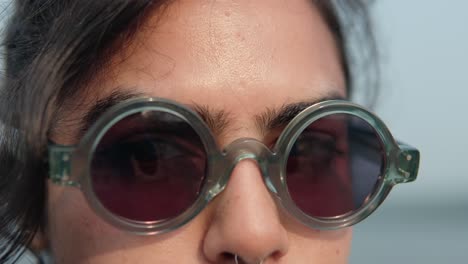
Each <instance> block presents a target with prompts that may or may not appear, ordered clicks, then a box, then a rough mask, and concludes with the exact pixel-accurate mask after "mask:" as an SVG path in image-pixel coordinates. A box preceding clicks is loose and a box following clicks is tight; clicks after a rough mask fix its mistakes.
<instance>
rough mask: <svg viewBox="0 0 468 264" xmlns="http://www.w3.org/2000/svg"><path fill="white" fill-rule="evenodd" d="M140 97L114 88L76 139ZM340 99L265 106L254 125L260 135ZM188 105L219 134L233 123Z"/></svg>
mask: <svg viewBox="0 0 468 264" xmlns="http://www.w3.org/2000/svg"><path fill="white" fill-rule="evenodd" d="M133 90H134V89H133ZM141 97H148V96H147V95H146V94H143V93H136V92H133V91H130V89H125V88H122V87H120V90H117V91H114V92H113V93H111V94H110V95H109V96H106V97H104V98H102V99H99V100H98V101H96V103H94V104H93V105H92V106H91V108H90V110H89V111H87V113H86V114H85V115H84V118H83V119H82V121H81V124H80V126H79V127H80V128H79V130H78V131H79V132H78V138H81V137H82V136H83V135H84V134H85V133H86V131H88V130H89V128H90V127H91V126H92V125H93V124H94V123H95V122H96V121H97V120H98V119H99V117H100V116H101V115H102V114H104V113H105V112H106V111H108V110H109V109H110V108H112V107H113V106H115V105H118V104H119V103H122V102H124V101H127V100H129V99H133V98H141ZM343 99H345V98H344V97H343V96H340V95H338V94H330V95H327V96H324V97H320V98H315V99H312V100H306V101H301V102H295V103H289V104H285V105H282V106H281V107H279V108H267V109H266V110H265V111H264V112H263V113H260V114H258V115H255V116H254V119H255V125H256V126H257V129H258V130H259V131H260V132H261V133H262V134H266V133H268V132H269V131H271V130H274V129H277V128H281V127H284V126H286V125H287V124H289V122H290V121H291V120H292V119H293V118H294V117H296V116H297V115H298V114H299V113H300V112H302V111H303V110H305V109H306V108H308V107H310V106H312V105H314V104H316V103H319V102H322V101H326V100H343ZM188 107H189V108H191V109H193V110H194V111H195V112H196V113H197V114H198V115H199V116H200V117H201V118H202V120H203V121H204V122H205V123H206V125H207V126H208V128H209V129H210V130H211V131H212V132H213V133H214V134H215V135H218V136H219V135H221V134H223V133H224V132H225V131H226V130H227V128H228V127H229V124H230V123H232V117H231V116H230V114H229V113H227V112H226V111H224V110H217V109H213V108H210V107H209V106H207V105H199V104H196V103H192V104H190V105H188Z"/></svg>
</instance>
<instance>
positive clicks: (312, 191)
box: [286, 114, 385, 217]
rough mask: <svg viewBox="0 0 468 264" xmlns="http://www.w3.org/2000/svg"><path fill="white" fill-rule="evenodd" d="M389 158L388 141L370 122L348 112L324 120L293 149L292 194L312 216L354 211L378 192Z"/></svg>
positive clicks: (289, 169)
mask: <svg viewBox="0 0 468 264" xmlns="http://www.w3.org/2000/svg"><path fill="white" fill-rule="evenodd" d="M384 157H385V156H384V149H383V144H382V141H381V140H380V137H379V136H378V134H377V133H376V131H375V130H374V128H373V127H372V126H370V125H369V124H368V123H367V122H366V121H364V120H362V119H360V118H358V117H355V116H352V115H347V114H333V115H329V116H326V117H323V118H321V119H319V120H317V121H315V122H313V123H312V124H311V125H309V126H308V127H307V128H306V129H305V130H304V131H303V132H302V133H301V135H300V136H299V137H298V138H297V140H296V142H295V143H294V145H293V147H292V149H291V152H290V154H289V158H288V162H287V169H286V172H287V176H286V177H287V186H288V191H289V193H290V196H291V198H292V200H293V201H294V202H295V203H296V205H297V206H298V207H299V208H300V209H301V210H302V211H303V212H304V213H306V214H308V215H310V216H313V217H335V216H341V215H345V214H348V213H352V212H353V211H356V210H358V209H359V208H361V207H362V206H363V205H364V204H365V203H366V202H367V201H368V200H369V199H370V198H371V197H372V196H373V194H374V193H375V191H376V189H377V187H378V186H379V184H380V180H381V175H382V170H383V168H384V163H385V159H384Z"/></svg>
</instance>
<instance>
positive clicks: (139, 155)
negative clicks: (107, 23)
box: [49, 98, 419, 235]
mask: <svg viewBox="0 0 468 264" xmlns="http://www.w3.org/2000/svg"><path fill="white" fill-rule="evenodd" d="M244 159H252V160H255V161H256V162H257V164H258V168H259V170H260V171H261V173H262V176H263V180H264V182H265V186H266V188H267V189H268V190H269V192H270V193H271V195H272V197H274V200H275V201H276V202H277V204H278V205H279V206H280V207H281V208H282V209H284V210H285V211H286V212H287V213H289V215H291V216H292V217H294V218H296V219H297V220H299V221H300V222H302V223H303V224H304V225H306V226H309V227H310V228H313V229H339V228H343V227H347V226H351V225H354V224H356V223H358V222H360V221H362V220H363V219H364V218H366V217H367V216H368V215H370V214H371V213H372V212H373V211H374V210H375V209H376V208H377V207H378V206H379V205H380V204H381V203H382V202H383V201H384V199H385V198H386V197H387V195H388V193H389V192H390V190H391V189H392V187H393V186H394V185H396V184H399V183H405V182H411V181H414V180H415V179H416V176H417V171H418V166H419V151H418V150H416V149H415V148H412V147H410V146H408V145H406V144H402V143H397V142H396V141H395V140H394V139H393V137H392V135H391V134H390V132H389V130H388V129H387V127H386V126H385V125H384V123H383V122H382V121H381V120H380V119H379V118H378V117H376V116H375V115H374V114H372V113H371V112H369V111H367V110H365V109H364V108H362V107H361V106H358V105H356V104H353V103H350V102H348V101H342V100H329V101H323V102H320V103H316V104H314V105H312V106H309V107H307V108H306V109H305V110H303V111H301V112H300V113H299V114H298V115H297V116H295V117H294V118H293V119H292V120H291V121H290V122H289V123H288V124H287V126H286V127H285V128H284V130H283V132H282V133H281V135H280V136H279V137H278V139H277V140H276V142H275V143H274V145H273V146H267V145H265V144H264V143H262V142H261V141H259V140H257V139H253V138H240V139H237V140H235V141H233V142H232V143H230V144H229V145H227V146H226V147H225V148H224V149H223V150H221V149H220V148H219V147H218V146H217V144H216V141H215V137H214V136H213V134H212V132H211V131H210V129H209V127H208V126H207V124H206V123H205V122H204V121H203V119H202V118H201V117H200V116H199V115H198V114H197V113H195V112H194V111H193V110H191V109H189V108H188V107H185V106H183V105H181V104H179V103H177V102H173V101H170V100H167V99H160V98H137V99H130V100H126V101H124V102H122V103H119V104H117V105H116V106H114V107H111V108H110V109H109V110H108V111H106V112H105V113H104V114H103V115H102V116H101V117H100V118H99V119H98V120H97V121H96V122H95V123H94V124H93V126H92V127H91V128H90V129H89V130H88V131H87V132H86V133H85V135H84V136H83V138H82V139H81V141H80V142H79V144H78V145H77V146H62V145H57V144H50V146H49V169H50V174H49V178H50V179H51V180H52V182H54V183H55V184H58V185H63V186H73V187H77V188H79V189H81V190H82V192H83V193H84V195H85V197H86V199H87V201H88V202H89V204H90V206H91V208H92V209H93V210H94V211H95V212H96V213H97V214H98V215H99V216H101V217H102V218H103V219H105V220H107V221H108V222H109V223H110V224H113V225H114V226H116V227H118V228H121V229H123V230H126V231H129V232H132V233H135V234H142V235H151V234H157V233H163V232H168V231H171V230H174V229H177V228H179V227H180V226H182V225H184V224H185V223H187V222H188V221H190V220H191V219H193V218H194V217H195V216H196V215H197V214H199V213H200V212H201V211H202V210H203V208H205V206H206V205H207V204H208V203H209V202H210V201H211V200H213V199H214V198H215V197H216V196H217V195H218V194H220V193H221V192H222V191H223V190H224V189H225V188H226V185H227V183H228V181H229V177H230V175H231V173H232V170H233V169H234V167H235V166H236V164H237V163H239V162H240V161H242V160H244Z"/></svg>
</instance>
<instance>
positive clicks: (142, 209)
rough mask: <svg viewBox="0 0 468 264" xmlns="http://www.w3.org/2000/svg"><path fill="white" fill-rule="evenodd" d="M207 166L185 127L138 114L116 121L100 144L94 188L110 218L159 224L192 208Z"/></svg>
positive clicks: (159, 115) (157, 115)
mask: <svg viewBox="0 0 468 264" xmlns="http://www.w3.org/2000/svg"><path fill="white" fill-rule="evenodd" d="M205 167H206V154H205V149H204V147H203V143H202V141H201V139H200V137H199V136H198V135H197V133H196V132H195V131H194V130H193V128H192V127H191V126H190V125H189V124H188V123H187V122H185V121H184V120H182V119H180V118H179V117H177V116H174V115H172V114H168V113H164V112H157V111H150V112H141V113H137V114H133V115H130V116H128V117H126V118H124V119H123V120H121V121H119V122H117V123H116V124H115V125H114V126H113V127H111V128H110V129H109V130H108V131H107V132H106V133H105V135H104V136H103V138H102V139H101V140H100V143H99V144H98V146H97V148H96V150H95V153H94V157H93V160H92V165H91V181H92V188H93V191H94V192H95V194H96V196H97V198H98V200H99V201H100V202H101V204H102V205H103V206H104V207H105V208H106V209H107V210H109V211H110V212H112V213H113V214H116V215H118V216H120V217H124V218H127V219H131V220H135V221H156V220H163V219H168V218H173V217H175V216H177V215H180V214H181V213H183V212H184V211H185V210H186V209H187V208H189V207H190V206H191V205H192V204H193V203H194V201H195V200H196V199H197V197H198V194H199V191H200V188H201V184H202V181H203V179H204V176H205Z"/></svg>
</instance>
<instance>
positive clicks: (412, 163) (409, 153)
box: [396, 142, 420, 183]
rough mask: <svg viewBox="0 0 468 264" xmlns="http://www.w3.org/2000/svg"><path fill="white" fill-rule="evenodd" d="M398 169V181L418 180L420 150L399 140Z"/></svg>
mask: <svg viewBox="0 0 468 264" xmlns="http://www.w3.org/2000/svg"><path fill="white" fill-rule="evenodd" d="M397 144H398V147H399V151H398V154H397V156H398V157H397V162H396V164H397V170H398V174H399V175H400V177H399V178H398V180H397V181H396V183H405V182H412V181H414V180H416V177H417V175H418V170H419V157H420V154H419V150H417V149H416V148H414V147H412V146H410V145H407V144H405V143H402V142H397Z"/></svg>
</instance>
